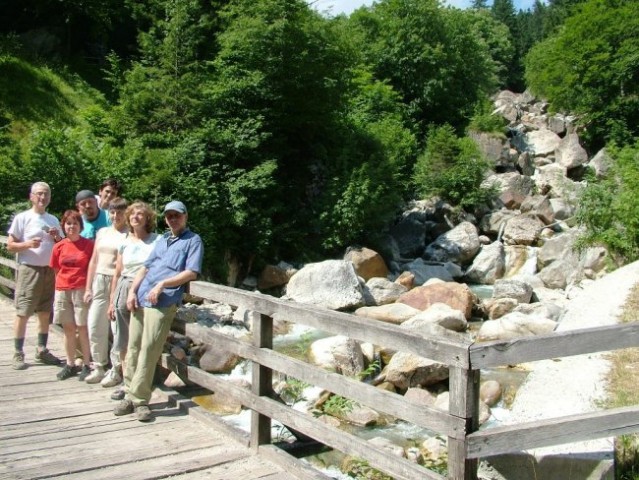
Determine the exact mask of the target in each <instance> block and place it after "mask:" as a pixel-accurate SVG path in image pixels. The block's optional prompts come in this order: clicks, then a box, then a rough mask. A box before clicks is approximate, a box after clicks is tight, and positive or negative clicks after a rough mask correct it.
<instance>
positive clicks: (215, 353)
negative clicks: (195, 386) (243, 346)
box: [199, 345, 241, 373]
mask: <svg viewBox="0 0 639 480" xmlns="http://www.w3.org/2000/svg"><path fill="white" fill-rule="evenodd" d="M240 360H241V358H240V357H238V356H237V355H235V354H234V353H231V352H228V351H226V350H222V349H217V348H214V347H213V346H211V345H206V346H205V347H204V352H203V354H202V356H201V357H200V361H199V364H200V368H201V369H202V370H204V371H206V372H209V373H229V372H230V371H231V370H233V369H234V368H235V366H236V365H237V364H238V363H239V361H240Z"/></svg>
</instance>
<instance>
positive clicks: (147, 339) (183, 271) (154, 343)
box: [113, 200, 204, 422]
mask: <svg viewBox="0 0 639 480" xmlns="http://www.w3.org/2000/svg"><path fill="white" fill-rule="evenodd" d="M163 213H164V219H165V221H166V223H167V225H168V226H169V230H170V231H169V232H168V233H165V234H164V236H163V237H162V238H161V239H160V240H159V241H158V242H157V243H156V244H155V247H154V248H153V251H152V252H151V254H150V255H149V257H148V258H147V260H146V262H144V267H143V268H141V269H140V272H139V273H138V274H137V275H136V277H135V278H134V279H133V282H132V283H131V288H130V289H129V295H128V298H127V308H128V309H129V310H130V311H131V312H132V313H133V314H132V316H131V323H130V325H129V344H128V347H127V356H126V362H125V370H124V388H125V390H126V392H127V394H126V398H125V399H124V400H122V401H121V402H120V403H119V404H118V405H117V406H116V407H115V408H114V410H113V413H114V414H115V415H126V414H129V413H133V412H135V413H136V416H137V418H138V420H140V421H141V422H144V421H148V420H151V418H152V414H151V410H150V409H149V400H150V399H151V392H152V388H153V375H154V373H155V367H156V365H157V362H158V360H159V358H160V355H161V354H162V349H163V347H164V342H165V341H166V337H167V335H168V334H169V330H170V329H171V324H172V323H173V318H174V317H175V312H176V311H177V307H178V306H179V305H180V304H181V303H182V297H183V295H184V290H185V286H186V284H187V283H188V282H190V281H191V280H195V279H196V278H197V276H198V274H199V273H200V272H201V269H202V257H203V254H204V247H203V245H202V239H201V238H200V236H199V235H197V234H195V233H193V232H191V230H189V229H188V227H187V226H186V222H187V220H188V214H187V211H186V207H185V206H184V204H183V203H182V202H180V201H176V200H174V201H172V202H169V203H167V205H166V207H164V211H163Z"/></svg>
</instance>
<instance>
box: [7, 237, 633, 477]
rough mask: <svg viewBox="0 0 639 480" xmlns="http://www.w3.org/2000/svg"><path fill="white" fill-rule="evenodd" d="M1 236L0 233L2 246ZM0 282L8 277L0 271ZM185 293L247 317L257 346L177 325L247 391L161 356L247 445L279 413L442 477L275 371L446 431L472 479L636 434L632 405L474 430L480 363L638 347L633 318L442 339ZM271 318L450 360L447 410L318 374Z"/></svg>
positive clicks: (260, 302) (314, 312)
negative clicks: (220, 407) (245, 428)
mask: <svg viewBox="0 0 639 480" xmlns="http://www.w3.org/2000/svg"><path fill="white" fill-rule="evenodd" d="M6 241H7V237H4V236H0V244H2V243H4V244H6ZM0 265H4V266H7V267H9V268H12V269H16V268H17V266H16V264H15V261H14V260H11V259H9V258H6V257H0ZM0 284H2V285H5V286H8V287H9V288H12V289H13V288H15V283H14V282H13V281H12V280H9V279H7V278H3V277H0ZM190 293H191V294H192V295H195V296H197V297H201V298H203V299H207V300H211V301H214V302H222V303H225V304H229V305H231V306H235V307H242V308H245V309H247V310H249V311H251V312H252V315H253V316H254V318H255V320H254V327H255V328H256V330H254V331H253V336H254V341H255V342H256V344H254V345H250V344H248V343H246V342H243V341H241V340H237V339H232V338H230V337H228V336H225V335H223V334H221V333H219V332H215V331H213V330H211V329H207V328H205V327H202V326H201V325H198V324H192V323H186V324H181V323H179V322H177V323H176V324H175V325H174V326H178V327H179V328H178V330H181V331H183V332H184V333H186V335H188V336H189V337H191V338H192V339H193V340H194V341H196V342H202V343H206V344H208V345H214V346H215V348H218V349H224V350H227V351H230V352H232V353H234V354H236V355H238V356H240V357H243V358H246V359H249V360H251V361H252V362H253V385H252V391H247V390H245V389H243V388H241V387H238V386H236V385H233V384H232V383H230V382H228V381H227V380H224V379H223V378H221V377H217V376H215V375H213V374H210V373H207V372H204V371H203V370H200V369H199V368H196V367H193V366H188V365H185V364H184V363H181V362H179V361H177V360H176V359H174V358H172V357H170V356H168V355H164V356H163V357H162V359H161V363H162V365H163V366H165V367H166V368H169V369H171V370H173V371H175V372H176V373H178V374H179V375H180V376H181V377H183V378H185V379H188V380H190V381H191V382H194V383H196V384H198V385H200V386H202V387H204V388H207V389H209V390H212V391H217V392H222V393H226V394H228V395H230V396H231V397H233V398H235V399H236V400H238V401H239V402H240V403H242V404H243V405H244V406H246V407H247V408H250V409H251V410H252V411H253V417H252V422H251V432H250V444H251V445H252V447H253V448H255V449H257V450H258V451H259V449H260V446H265V445H266V444H268V443H270V423H271V420H272V419H273V420H277V421H279V422H281V423H282V424H284V425H286V426H288V427H290V428H293V429H295V430H296V431H299V432H301V433H303V434H305V435H308V436H310V437H312V438H315V439H316V440H318V441H320V442H323V443H325V444H326V445H329V446H332V447H334V448H337V449H340V450H342V451H344V452H345V453H349V454H352V455H357V456H359V457H362V458H364V459H365V460H367V461H368V462H369V463H370V464H371V465H373V466H375V467H377V468H379V469H380V470H382V471H384V472H386V473H388V474H390V475H392V476H394V477H395V478H398V479H410V480H413V479H416V478H421V479H429V480H431V479H432V480H443V479H444V477H442V476H441V475H440V474H438V473H436V472H433V471H430V470H428V469H426V468H424V467H420V466H418V465H415V464H412V463H410V462H408V461H406V460H403V459H398V458H396V457H394V456H392V455H390V454H388V453H387V452H385V451H383V450H382V449H380V448H377V447H374V446H372V445H370V444H369V443H368V442H366V441H364V440H361V439H359V438H358V437H356V436H354V435H351V434H348V433H346V432H344V431H342V430H339V429H336V428H334V427H331V426H329V425H326V424H324V423H323V422H321V421H319V420H317V419H314V418H312V417H310V416H309V415H306V414H303V413H300V412H297V411H295V410H293V409H291V408H290V407H288V406H286V405H283V404H282V403H281V402H279V401H277V400H275V399H274V398H272V397H273V393H272V390H271V388H272V387H271V383H272V372H274V371H278V372H282V373H284V374H286V375H289V376H292V377H294V378H297V379H299V380H302V381H305V382H307V383H309V384H312V385H316V386H320V387H322V388H324V389H326V390H329V391H331V392H333V393H335V394H338V395H341V396H343V397H346V398H349V399H351V400H353V401H355V402H358V403H361V404H363V405H369V406H371V407H372V408H375V409H376V410H379V411H380V412H383V413H387V414H389V415H393V416H395V417H397V418H401V419H404V420H406V421H409V422H412V423H414V424H416V425H418V426H421V427H424V428H428V429H431V430H433V431H435V432H437V433H440V434H442V435H445V436H447V437H448V449H449V452H448V461H449V469H448V477H446V478H450V479H454V480H475V479H476V478H477V459H478V458H480V457H484V456H491V455H496V454H500V453H507V452H514V451H521V450H524V449H528V448H535V447H540V446H549V445H556V444H561V443H566V442H574V441H581V440H588V439H592V438H601V437H607V436H616V435H621V434H624V433H630V432H638V431H639V421H638V420H637V419H638V418H639V406H632V407H624V408H616V409H609V410H604V411H599V412H593V413H586V414H578V415H568V416H564V417H558V418H552V419H545V420H539V421H535V422H526V423H519V424H516V425H508V426H503V427H494V428H490V429H486V430H482V431H477V428H478V417H479V414H478V405H479V398H478V397H479V395H478V391H479V377H480V373H479V372H480V369H482V368H490V367H496V366H501V365H514V364H519V363H523V362H530V361H537V360H544V359H550V358H558V357H565V356H571V355H580V354H587V353H594V352H601V351H611V350H616V349H620V348H628V347H638V346H639V322H634V323H627V324H620V325H612V326H605V327H595V328H587V329H582V330H574V331H570V332H557V333H551V334H545V335H538V336H534V337H524V338H518V339H515V340H510V341H495V342H485V343H472V342H470V341H465V340H459V341H456V340H451V339H450V338H443V337H426V336H423V335H420V334H419V333H417V332H414V331H410V330H405V329H401V328H399V327H398V326H396V325H391V324H386V323H383V322H377V321H374V320H370V319H366V318H360V317H357V316H355V315H351V314H348V313H343V312H335V311H331V310H327V309H322V308H318V307H314V306H309V305H302V304H296V303H293V302H288V301H285V300H282V299H278V298H275V297H270V296H266V295H262V294H260V293H257V292H249V291H246V290H239V289H235V288H231V287H226V286H222V285H214V284H211V283H207V282H203V281H196V282H191V284H190ZM273 319H283V320H287V321H289V322H292V323H301V324H303V325H308V326H311V327H314V328H317V329H319V330H322V331H326V332H329V333H332V334H337V335H344V336H347V337H349V338H352V339H356V340H359V341H362V342H371V343H373V344H375V345H383V346H385V347H390V348H393V349H396V350H398V351H405V352H410V353H413V354H416V355H420V356H423V357H427V358H430V359H432V360H435V361H437V362H440V363H444V364H446V365H448V366H449V370H450V380H449V390H450V406H449V412H445V411H442V410H437V409H434V408H429V407H425V406H422V405H416V404H414V403H412V402H410V401H408V400H406V399H405V398H404V397H402V396H401V395H397V394H394V393H390V392H385V391H381V390H377V389H375V388H374V387H372V386H369V385H366V384H364V383H362V382H359V381H357V380H355V379H352V378H348V377H345V376H343V375H339V374H336V373H331V372H327V371H324V370H322V369H320V368H318V367H315V366H312V365H309V364H307V363H305V362H302V361H300V360H296V359H293V358H290V357H287V356H286V355H283V354H281V353H278V352H275V351H273V350H272V335H273V330H272V324H273Z"/></svg>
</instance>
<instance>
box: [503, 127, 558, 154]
mask: <svg viewBox="0 0 639 480" xmlns="http://www.w3.org/2000/svg"><path fill="white" fill-rule="evenodd" d="M512 143H513V145H514V146H515V148H517V150H519V151H520V152H529V153H531V154H532V155H536V156H541V157H545V156H548V155H550V154H553V153H555V150H556V149H557V148H558V147H559V144H560V143H561V138H560V137H559V135H557V134H556V133H555V132H552V131H550V130H548V129H547V128H541V129H539V130H534V131H532V132H528V133H525V134H523V135H517V136H515V137H514V138H513V139H512Z"/></svg>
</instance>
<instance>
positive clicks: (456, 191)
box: [413, 125, 492, 208]
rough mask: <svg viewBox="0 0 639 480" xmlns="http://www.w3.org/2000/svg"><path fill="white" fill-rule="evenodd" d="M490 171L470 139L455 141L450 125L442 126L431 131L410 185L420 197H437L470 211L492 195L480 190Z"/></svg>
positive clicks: (487, 191) (456, 138) (488, 191)
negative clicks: (413, 185)
mask: <svg viewBox="0 0 639 480" xmlns="http://www.w3.org/2000/svg"><path fill="white" fill-rule="evenodd" d="M489 168H490V165H489V163H488V162H487V161H486V160H485V159H483V158H482V156H481V153H480V152H479V148H478V147H477V145H476V144H475V143H474V142H473V141H472V140H471V139H470V138H458V137H457V136H456V135H455V131H454V130H453V128H452V127H451V126H450V125H444V126H442V127H434V128H432V129H431V132H430V134H429V137H428V143H427V147H426V151H425V152H424V154H423V155H421V156H420V157H419V158H418V160H417V163H416V165H415V173H414V177H413V181H414V184H415V188H416V191H417V193H418V195H421V196H422V197H429V196H433V195H439V196H440V197H442V198H443V199H445V200H448V201H450V202H451V203H453V204H454V205H457V206H460V207H462V208H472V207H473V206H476V205H479V204H480V203H482V202H484V201H486V200H487V199H488V198H489V197H490V195H492V191H491V190H490V189H487V188H484V187H482V186H481V183H482V181H483V180H484V177H485V175H486V173H487V171H488V170H489Z"/></svg>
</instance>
